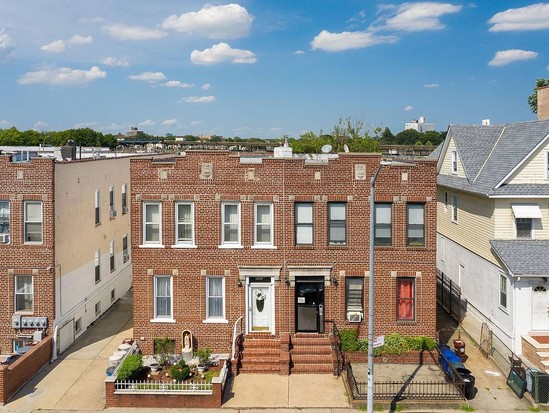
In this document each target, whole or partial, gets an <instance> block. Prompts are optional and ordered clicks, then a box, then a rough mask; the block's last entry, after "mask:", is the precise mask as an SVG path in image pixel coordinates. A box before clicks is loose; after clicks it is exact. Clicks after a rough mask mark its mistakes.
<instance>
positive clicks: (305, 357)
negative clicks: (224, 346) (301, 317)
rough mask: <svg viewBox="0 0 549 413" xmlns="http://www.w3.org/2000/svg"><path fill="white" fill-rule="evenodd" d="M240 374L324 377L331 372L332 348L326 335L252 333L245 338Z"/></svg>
mask: <svg viewBox="0 0 549 413" xmlns="http://www.w3.org/2000/svg"><path fill="white" fill-rule="evenodd" d="M243 347H244V349H243V352H242V366H241V367H240V369H239V371H240V373H271V374H284V375H286V374H298V373H316V374H319V373H326V374H330V373H332V372H333V364H332V359H333V355H332V346H331V342H330V338H329V336H328V335H325V334H308V333H297V334H294V335H288V334H282V335H281V337H276V336H273V335H270V334H261V333H253V334H249V335H246V336H245V338H244V345H243Z"/></svg>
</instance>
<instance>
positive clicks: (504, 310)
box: [498, 305, 509, 315]
mask: <svg viewBox="0 0 549 413" xmlns="http://www.w3.org/2000/svg"><path fill="white" fill-rule="evenodd" d="M498 308H499V309H500V310H501V311H503V312H504V313H505V314H507V315H509V310H507V308H505V307H502V306H501V305H498Z"/></svg>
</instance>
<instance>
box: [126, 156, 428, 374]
mask: <svg viewBox="0 0 549 413" xmlns="http://www.w3.org/2000/svg"><path fill="white" fill-rule="evenodd" d="M277 149H281V151H276V150H275V157H273V156H267V155H261V154H259V155H256V156H253V155H252V156H239V155H238V154H233V153H229V152H225V151H209V152H206V151H195V152H193V151H187V152H185V153H184V154H183V155H182V156H175V157H149V158H134V159H131V161H130V170H131V188H132V196H131V208H132V257H133V271H134V273H133V275H134V285H133V288H134V290H133V291H134V309H135V311H134V337H135V338H136V339H137V340H138V341H139V344H140V347H141V348H142V349H143V351H144V353H146V354H147V353H148V354H152V353H153V352H154V340H155V339H158V338H164V337H168V338H171V339H173V340H175V342H176V345H177V348H183V346H184V344H183V342H182V333H183V332H184V331H185V330H189V331H190V332H191V334H192V336H193V337H194V342H193V345H194V347H195V348H196V347H197V346H198V347H201V348H202V347H205V346H208V345H209V346H211V347H212V349H213V350H214V351H217V352H225V353H226V352H230V350H231V343H232V338H233V331H234V330H235V329H236V330H237V331H239V329H240V326H242V330H243V333H244V337H245V344H244V348H245V350H244V352H245V353H246V354H251V353H247V352H249V351H250V349H251V348H253V346H254V345H253V343H254V340H256V342H259V346H260V347H261V349H260V351H258V352H257V353H256V358H257V359H258V360H259V361H258V362H259V363H260V364H261V367H258V370H263V371H265V370H269V369H270V370H269V371H280V372H286V374H287V373H288V368H289V367H288V366H289V363H290V362H291V363H292V365H293V367H292V369H298V365H299V360H300V356H299V355H298V354H297V353H298V351H297V346H298V344H299V340H305V339H306V338H312V339H315V338H317V339H322V338H324V337H326V336H327V334H328V333H331V332H332V328H333V325H334V324H335V325H337V327H338V328H339V329H343V328H353V329H356V330H357V332H358V334H359V336H360V337H361V338H365V337H366V336H367V332H368V328H367V326H368V322H367V319H368V317H367V312H368V308H367V302H368V275H369V261H368V260H369V239H370V237H369V227H370V226H369V216H370V213H369V211H370V206H369V205H370V204H369V195H370V180H371V178H372V176H373V174H374V173H375V171H376V168H378V166H379V165H380V160H381V156H380V155H376V154H352V153H345V154H339V155H318V156H315V155H311V156H307V157H297V156H294V157H292V153H291V148H277ZM277 153H278V155H277ZM375 201H376V205H375V209H376V211H377V212H376V228H375V234H376V235H375V244H376V247H375V283H376V293H375V306H376V307H375V308H376V315H375V320H376V322H375V332H376V335H383V334H388V333H392V332H399V333H402V334H405V335H422V334H423V335H427V336H431V337H434V334H435V328H436V327H435V323H436V305H435V302H436V300H435V292H436V290H435V286H436V271H435V270H436V268H435V259H436V245H435V235H436V162H434V161H432V160H427V159H417V160H416V161H415V162H411V163H402V162H394V163H393V164H392V165H390V166H383V167H381V170H380V173H379V176H378V179H377V185H376V196H375ZM239 320H241V322H240V321H239ZM301 333H307V334H305V335H303V334H301ZM288 340H289V341H290V342H291V343H292V346H293V348H292V350H291V351H290V354H289V355H288V354H285V352H287V351H288V349H289V346H288ZM308 351H312V350H310V348H307V349H302V350H301V351H300V352H301V354H303V353H306V352H308ZM328 358H329V348H328ZM253 359H254V356H252V355H248V356H245V357H244V360H243V363H244V367H243V368H244V370H246V369H249V370H253V369H252V368H251V367H250V364H249V363H251V362H252V360H253ZM315 360H316V359H313V358H310V362H311V363H316V364H314V365H312V366H311V365H310V366H309V367H306V366H302V367H301V368H302V370H292V371H319V369H320V367H319V366H320V364H321V363H320V361H319V362H318V363H317V362H316V361H315ZM328 363H331V359H330V360H328ZM268 366H271V367H268ZM279 366H280V367H279Z"/></svg>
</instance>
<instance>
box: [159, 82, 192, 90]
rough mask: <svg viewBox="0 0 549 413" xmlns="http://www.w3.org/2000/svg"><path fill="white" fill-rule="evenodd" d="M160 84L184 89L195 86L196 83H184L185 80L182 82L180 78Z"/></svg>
mask: <svg viewBox="0 0 549 413" xmlns="http://www.w3.org/2000/svg"><path fill="white" fill-rule="evenodd" d="M160 86H165V87H180V88H183V89H188V88H190V87H193V86H194V85H193V84H191V83H183V82H180V81H179V80H168V81H167V82H166V83H162V84H161V85H160Z"/></svg>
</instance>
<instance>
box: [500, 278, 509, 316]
mask: <svg viewBox="0 0 549 413" xmlns="http://www.w3.org/2000/svg"><path fill="white" fill-rule="evenodd" d="M499 306H500V307H502V308H507V277H506V276H505V275H503V274H500V275H499Z"/></svg>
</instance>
